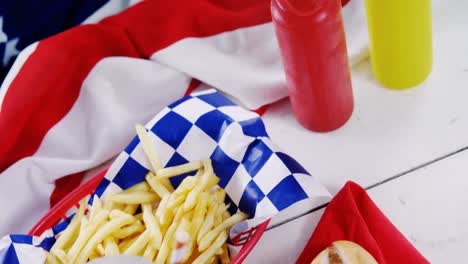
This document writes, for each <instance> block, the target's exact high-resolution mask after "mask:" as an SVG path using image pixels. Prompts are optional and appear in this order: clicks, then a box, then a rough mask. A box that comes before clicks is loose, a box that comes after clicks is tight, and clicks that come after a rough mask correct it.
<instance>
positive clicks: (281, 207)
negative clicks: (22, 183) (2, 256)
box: [20, 90, 330, 263]
mask: <svg viewBox="0 0 468 264" xmlns="http://www.w3.org/2000/svg"><path fill="white" fill-rule="evenodd" d="M145 127H146V129H147V130H148V132H149V133H148V134H149V136H150V139H151V143H152V145H153V147H154V149H155V150H156V151H157V153H158V154H159V156H160V159H161V160H160V161H161V164H162V165H163V166H164V167H169V166H175V165H179V164H183V163H186V162H189V161H193V160H205V159H211V160H212V164H213V168H214V171H215V173H216V175H217V176H218V177H219V178H220V179H221V180H220V182H219V184H218V185H219V186H220V187H221V188H223V189H224V190H225V191H226V194H227V196H226V204H230V205H231V206H230V208H229V211H230V212H231V213H232V214H233V213H235V212H237V211H238V210H240V211H242V212H244V213H247V214H248V215H249V218H250V219H249V220H248V221H246V222H243V223H240V224H238V225H236V226H235V227H234V228H232V230H231V237H233V236H235V235H236V234H239V233H241V232H243V231H246V230H248V229H249V228H251V227H252V226H255V225H257V224H259V223H261V222H263V221H264V220H265V219H267V218H270V217H272V216H274V215H277V214H278V213H279V212H280V211H285V210H286V209H290V208H293V207H294V208H295V210H294V211H296V212H301V211H302V212H303V211H305V210H307V209H311V208H312V207H311V206H313V205H318V204H319V203H320V202H322V201H324V200H326V199H328V198H329V197H330V195H329V193H328V192H327V190H326V189H325V188H324V187H323V186H322V185H321V184H320V183H319V182H318V181H317V180H316V179H315V178H314V177H312V176H311V175H309V173H308V172H307V171H306V170H305V169H304V168H303V167H302V166H301V165H300V164H299V163H298V162H297V161H295V160H294V159H293V158H292V157H290V156H289V155H287V154H285V153H284V152H281V151H279V150H278V149H277V148H276V147H275V146H274V144H273V143H272V142H271V140H270V139H269V137H268V134H267V132H266V130H265V126H264V124H263V122H262V120H261V119H260V117H259V116H258V115H257V114H256V113H254V112H251V111H248V110H245V109H243V108H242V107H240V106H237V105H236V104H234V103H233V102H232V101H230V100H229V99H227V98H226V97H224V96H223V95H221V94H220V93H218V92H216V91H214V90H209V91H204V92H201V93H197V94H193V95H191V96H187V97H184V98H182V99H180V100H178V101H177V102H175V103H173V104H171V105H169V106H168V107H166V108H164V109H163V110H162V111H161V112H160V113H159V114H158V115H156V116H155V117H154V118H153V119H152V120H151V121H150V122H149V123H148V124H146V126H145ZM149 169H150V164H149V162H148V160H147V158H146V155H145V153H144V151H143V149H142V146H141V144H140V142H139V139H138V137H135V138H134V139H133V140H132V141H131V143H130V144H129V145H128V146H127V147H126V148H125V150H124V151H123V152H122V153H121V154H120V155H119V156H118V157H117V159H116V160H115V161H114V163H113V165H112V166H111V168H110V169H109V171H108V173H107V174H106V176H105V177H104V179H103V180H102V182H101V183H100V184H99V186H98V187H97V189H96V191H95V194H97V195H98V196H100V197H103V199H104V200H105V197H106V194H107V193H109V192H112V193H115V192H117V191H120V190H122V189H126V188H129V187H131V186H133V185H135V184H137V183H139V182H142V181H144V180H145V176H146V174H147V173H148V171H149ZM190 174H194V172H193V173H188V174H185V175H181V176H178V177H174V178H171V183H172V184H173V185H174V187H177V186H178V185H179V183H180V182H181V181H182V179H183V178H184V177H186V176H187V175H190ZM91 203H92V201H90V204H91ZM69 213H70V214H71V213H73V212H69ZM67 225H68V221H63V222H62V223H59V224H58V225H57V226H55V227H54V228H53V229H52V231H53V233H54V234H57V233H59V232H61V231H62V230H63V229H64V228H65V227H66V226H67ZM45 249H46V250H47V248H45ZM20 263H22V262H20Z"/></svg>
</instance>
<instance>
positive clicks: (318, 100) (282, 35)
mask: <svg viewBox="0 0 468 264" xmlns="http://www.w3.org/2000/svg"><path fill="white" fill-rule="evenodd" d="M271 13H272V18H273V23H274V25H275V30H276V37H277V39H278V43H279V47H280V53H281V57H282V61H283V65H284V70H285V73H286V81H287V85H288V90H289V98H290V100H291V104H292V107H293V111H294V113H295V115H296V118H297V120H298V121H299V123H301V124H302V126H304V127H305V128H307V129H310V130H312V131H317V132H326V131H332V130H335V129H337V128H339V127H341V126H342V125H344V124H345V123H346V121H347V120H348V119H349V118H350V116H351V114H352V112H353V107H354V103H353V91H352V88H351V78H350V74H349V66H348V55H347V51H346V39H345V33H344V27H343V19H342V16H341V2H340V0H272V1H271Z"/></svg>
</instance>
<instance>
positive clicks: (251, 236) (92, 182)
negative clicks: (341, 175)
mask: <svg viewBox="0 0 468 264" xmlns="http://www.w3.org/2000/svg"><path fill="white" fill-rule="evenodd" d="M106 172H107V169H106V170H104V171H102V172H100V173H99V174H97V175H95V176H94V177H92V178H91V179H89V180H88V181H87V182H85V183H84V184H82V185H80V187H78V188H77V189H76V190H74V191H73V192H71V193H69V194H68V195H67V196H66V197H65V198H63V199H62V200H61V201H60V202H58V203H57V204H56V205H55V206H54V207H53V208H52V209H50V211H49V212H47V213H46V214H45V215H44V216H43V217H42V218H41V219H40V220H39V222H37V223H36V225H34V227H33V228H32V229H31V230H30V231H29V235H33V236H40V235H41V234H42V233H43V232H44V231H46V230H47V229H50V228H52V227H53V226H54V225H56V224H57V223H58V222H59V221H60V220H63V219H66V216H65V214H66V213H67V211H68V210H69V209H70V208H72V207H73V206H78V204H79V202H80V200H81V199H83V198H84V197H85V196H86V195H88V194H92V193H93V192H94V190H95V189H96V188H97V186H98V185H99V182H101V180H102V178H104V175H105V174H106ZM269 222H270V220H267V221H265V222H263V223H262V224H260V225H258V226H256V227H253V228H251V229H249V230H247V231H245V232H242V233H240V234H238V235H237V236H236V237H234V238H233V239H232V242H233V243H234V245H235V246H242V248H241V250H240V251H239V253H238V254H237V255H236V256H235V257H234V258H233V259H232V260H231V263H232V264H240V263H242V262H243V261H244V260H245V258H246V257H247V256H248V255H249V253H250V252H251V251H252V249H253V248H254V247H255V245H256V244H257V243H258V241H259V240H260V237H261V236H262V235H263V233H265V230H266V228H267V226H268V223H269Z"/></svg>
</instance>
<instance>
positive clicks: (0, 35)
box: [0, 16, 19, 66]
mask: <svg viewBox="0 0 468 264" xmlns="http://www.w3.org/2000/svg"><path fill="white" fill-rule="evenodd" d="M18 41H19V39H18V38H14V39H12V40H10V41H8V36H7V34H6V33H5V32H4V31H3V17H1V16H0V43H4V42H6V44H5V52H4V54H3V61H2V62H3V65H4V66H6V65H7V64H8V62H9V61H10V59H11V57H14V56H16V55H18V53H19V50H17V49H16V44H18Z"/></svg>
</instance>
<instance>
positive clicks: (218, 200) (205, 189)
mask: <svg viewBox="0 0 468 264" xmlns="http://www.w3.org/2000/svg"><path fill="white" fill-rule="evenodd" d="M137 134H138V137H139V138H140V142H141V144H142V146H143V150H144V151H145V153H146V155H147V157H148V160H149V161H150V164H151V166H152V171H151V172H149V173H148V174H147V176H146V181H144V182H141V183H139V184H136V185H134V186H132V187H130V188H128V189H126V190H123V191H121V192H119V193H107V195H106V197H105V199H104V200H101V199H100V198H99V197H98V196H96V195H95V196H94V197H93V201H92V205H91V208H90V209H89V210H88V212H86V211H87V210H85V209H86V208H87V205H88V201H89V196H88V197H86V198H84V199H83V200H81V202H80V206H79V209H78V211H77V212H76V214H75V215H74V217H73V218H72V220H71V222H70V224H69V225H68V227H67V228H66V229H65V230H64V231H63V232H62V233H60V234H59V236H58V238H57V241H56V242H55V244H54V245H53V247H52V248H51V250H50V253H49V254H48V255H47V259H46V263H50V264H55V263H65V264H68V263H72V264H75V263H78V264H81V263H86V262H87V261H89V260H92V259H95V258H99V257H102V256H111V255H120V254H127V255H137V256H143V257H145V258H147V259H149V260H151V261H152V262H154V263H161V264H162V263H195V264H204V263H223V264H224V263H229V262H230V259H229V252H228V248H227V244H226V240H227V238H228V231H229V228H230V227H232V226H233V225H234V224H236V223H239V222H241V221H243V220H245V219H246V218H247V216H246V215H245V214H243V213H236V214H234V215H232V216H231V215H230V214H229V212H228V210H227V209H228V208H229V205H226V204H224V200H225V195H226V193H225V192H224V190H223V189H221V188H219V187H218V186H217V183H218V182H219V178H218V177H217V176H216V175H215V174H214V171H213V167H212V165H211V161H210V160H205V161H194V162H190V163H187V164H183V165H179V166H174V167H168V168H162V167H161V165H160V164H159V158H158V155H157V153H156V151H155V150H154V149H153V148H152V147H151V145H150V140H149V138H148V134H147V132H146V130H145V128H144V127H142V126H137ZM191 171H196V174H195V175H194V176H187V177H186V178H185V179H184V180H183V181H182V182H181V184H180V185H179V186H178V187H177V188H176V189H175V190H174V189H173V187H172V185H171V183H170V181H169V178H170V177H173V176H177V175H181V174H184V173H187V172H191Z"/></svg>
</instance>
